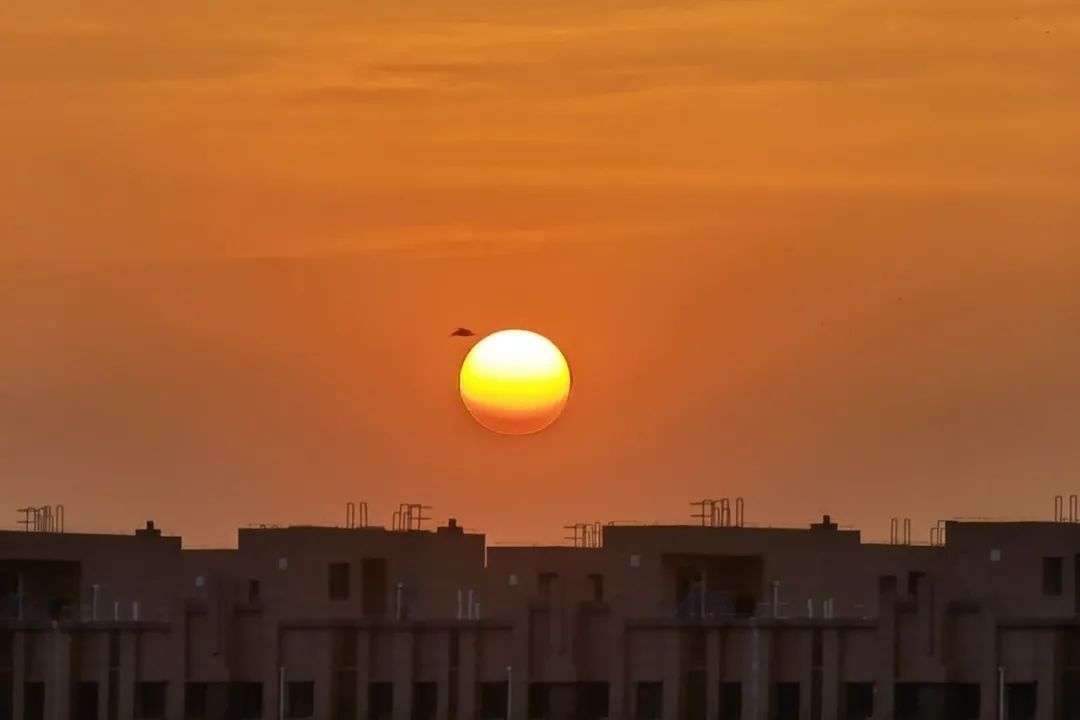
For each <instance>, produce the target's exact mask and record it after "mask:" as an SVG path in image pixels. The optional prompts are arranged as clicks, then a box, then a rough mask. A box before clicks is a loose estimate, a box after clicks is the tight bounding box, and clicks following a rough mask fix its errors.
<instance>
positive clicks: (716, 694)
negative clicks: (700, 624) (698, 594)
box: [705, 627, 723, 720]
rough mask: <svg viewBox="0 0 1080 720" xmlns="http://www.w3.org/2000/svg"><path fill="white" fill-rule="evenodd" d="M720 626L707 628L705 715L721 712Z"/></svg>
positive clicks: (721, 647)
mask: <svg viewBox="0 0 1080 720" xmlns="http://www.w3.org/2000/svg"><path fill="white" fill-rule="evenodd" d="M720 632H721V630H720V628H718V627H709V628H705V717H706V718H710V720H711V719H712V718H715V717H717V716H718V715H719V714H720V678H721V675H722V673H723V668H722V665H723V655H722V653H723V646H722V645H721V642H720Z"/></svg>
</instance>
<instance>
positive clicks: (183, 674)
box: [98, 598, 265, 718]
mask: <svg viewBox="0 0 1080 720" xmlns="http://www.w3.org/2000/svg"><path fill="white" fill-rule="evenodd" d="M169 652H170V654H171V657H170V659H169V671H168V679H169V684H168V685H167V686H166V691H165V716H166V717H168V718H182V717H184V689H185V687H186V682H187V606H186V603H185V601H184V600H183V598H181V599H180V600H179V601H177V602H174V603H173V604H172V625H171V627H170V629H169ZM264 715H265V713H264ZM98 717H104V716H103V715H99V716H98Z"/></svg>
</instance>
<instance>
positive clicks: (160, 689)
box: [135, 682, 165, 718]
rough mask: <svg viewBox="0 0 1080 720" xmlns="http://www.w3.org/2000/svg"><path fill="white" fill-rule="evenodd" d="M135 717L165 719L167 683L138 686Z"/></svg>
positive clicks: (136, 688) (143, 683)
mask: <svg viewBox="0 0 1080 720" xmlns="http://www.w3.org/2000/svg"><path fill="white" fill-rule="evenodd" d="M135 717H137V718H163V717H165V683H163V682H141V683H139V684H138V685H136V687H135Z"/></svg>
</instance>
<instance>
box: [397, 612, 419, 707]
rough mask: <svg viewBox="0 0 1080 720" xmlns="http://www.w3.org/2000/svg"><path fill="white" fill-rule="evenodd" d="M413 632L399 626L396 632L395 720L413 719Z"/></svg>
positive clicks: (408, 628) (410, 629)
mask: <svg viewBox="0 0 1080 720" xmlns="http://www.w3.org/2000/svg"><path fill="white" fill-rule="evenodd" d="M413 643H414V637H413V631H412V628H410V627H405V626H399V627H397V628H395V630H394V654H393V657H394V674H393V677H394V720H409V718H410V717H412V700H413V681H414V680H413V676H414V669H413V650H414V648H413Z"/></svg>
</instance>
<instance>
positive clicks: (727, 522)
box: [690, 497, 744, 527]
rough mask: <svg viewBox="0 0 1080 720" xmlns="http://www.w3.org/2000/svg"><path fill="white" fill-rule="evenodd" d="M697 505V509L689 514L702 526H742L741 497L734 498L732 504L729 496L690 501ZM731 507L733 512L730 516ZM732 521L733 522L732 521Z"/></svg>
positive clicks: (692, 504)
mask: <svg viewBox="0 0 1080 720" xmlns="http://www.w3.org/2000/svg"><path fill="white" fill-rule="evenodd" d="M690 505H691V506H694V507H697V508H698V511H697V512H696V513H694V514H692V515H691V517H694V518H697V519H699V520H700V521H701V526H702V527H743V505H744V504H743V499H742V498H741V497H737V498H735V502H734V504H733V503H732V502H731V500H730V498H720V499H719V500H712V499H708V498H706V499H705V500H697V501H695V502H692V503H690ZM732 508H734V511H735V514H734V517H732ZM733 521H734V522H733Z"/></svg>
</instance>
